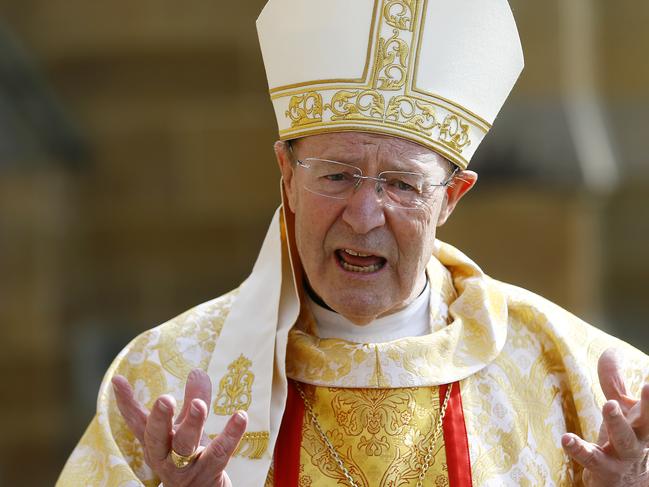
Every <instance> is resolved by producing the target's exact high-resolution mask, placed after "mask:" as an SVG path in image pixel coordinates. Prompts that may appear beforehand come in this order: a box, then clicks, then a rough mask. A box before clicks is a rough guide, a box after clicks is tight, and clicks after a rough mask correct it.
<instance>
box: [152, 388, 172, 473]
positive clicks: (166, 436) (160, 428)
mask: <svg viewBox="0 0 649 487" xmlns="http://www.w3.org/2000/svg"><path fill="white" fill-rule="evenodd" d="M175 407H176V402H175V401H174V398H173V397H171V396H168V395H164V396H160V397H159V398H158V399H157V400H156V402H155V403H154V404H153V409H151V414H150V415H149V420H148V421H147V423H146V429H145V431H144V445H145V450H146V455H147V457H148V459H149V460H150V461H152V462H154V463H158V462H161V461H163V460H165V459H166V458H167V456H168V455H169V450H170V449H171V435H172V428H173V418H174V408H175ZM149 466H151V467H153V465H149Z"/></svg>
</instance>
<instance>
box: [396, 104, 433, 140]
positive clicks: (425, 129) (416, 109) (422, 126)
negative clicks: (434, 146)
mask: <svg viewBox="0 0 649 487" xmlns="http://www.w3.org/2000/svg"><path fill="white" fill-rule="evenodd" d="M385 119H386V121H388V122H395V123H398V124H401V125H403V126H405V127H408V128H409V129H412V130H415V131H417V132H421V133H423V134H426V135H431V134H432V133H433V129H434V128H435V127H437V126H438V125H439V124H438V123H437V120H436V118H435V107H434V106H433V105H431V104H430V103H426V102H423V101H420V100H415V99H414V98H411V97H408V96H395V97H394V98H392V99H391V100H390V103H389V104H388V109H387V111H386V116H385Z"/></svg>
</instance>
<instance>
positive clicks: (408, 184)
mask: <svg viewBox="0 0 649 487" xmlns="http://www.w3.org/2000/svg"><path fill="white" fill-rule="evenodd" d="M296 161H297V166H298V167H299V168H300V169H301V170H302V172H303V173H304V177H303V186H304V188H305V189H306V190H307V191H310V192H312V193H315V194H319V195H321V196H326V197H327V198H335V199H340V200H346V199H349V198H350V197H351V196H352V195H353V194H354V193H355V192H356V190H357V189H358V188H359V187H360V185H361V184H362V183H363V181H365V180H368V181H374V182H375V184H376V186H375V188H376V192H377V194H378V195H379V197H380V199H381V201H382V202H383V203H385V204H386V205H387V206H391V207H394V208H401V209H405V210H415V209H420V208H422V207H424V206H425V205H426V204H427V203H429V202H430V200H431V189H432V188H435V187H443V186H448V184H449V183H450V182H451V181H452V180H453V178H454V177H455V173H456V172H457V168H455V169H454V170H453V172H452V173H451V174H450V175H449V176H448V177H447V178H446V179H445V180H444V181H442V182H441V183H437V184H435V183H432V182H431V180H430V178H429V177H428V176H425V175H424V174H421V173H416V172H407V171H383V172H381V173H379V174H378V176H376V177H373V176H363V171H361V169H360V168H358V167H356V166H352V165H351V164H345V163H344V162H337V161H330V160H327V159H318V158H313V157H309V158H306V159H302V160H301V159H296Z"/></svg>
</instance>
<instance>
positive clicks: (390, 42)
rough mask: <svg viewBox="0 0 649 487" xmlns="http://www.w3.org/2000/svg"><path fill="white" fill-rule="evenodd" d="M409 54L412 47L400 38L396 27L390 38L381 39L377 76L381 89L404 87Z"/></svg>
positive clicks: (377, 60)
mask: <svg viewBox="0 0 649 487" xmlns="http://www.w3.org/2000/svg"><path fill="white" fill-rule="evenodd" d="M409 54H410V47H409V46H408V44H407V43H406V42H405V41H404V40H403V39H400V38H399V31H398V30H397V29H394V31H393V35H392V37H390V38H389V39H383V38H380V39H379V47H378V53H377V59H376V65H375V66H376V68H375V69H376V74H375V77H376V79H377V82H378V88H379V89H380V90H386V91H387V90H398V89H400V88H402V87H403V85H404V84H405V82H406V69H407V62H408V55H409Z"/></svg>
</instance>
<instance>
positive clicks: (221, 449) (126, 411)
mask: <svg viewBox="0 0 649 487" xmlns="http://www.w3.org/2000/svg"><path fill="white" fill-rule="evenodd" d="M112 382H113V390H114V391H115V398H116V400H117V407H118V408H119V410H120V412H121V413H122V416H123V417H124V420H125V421H126V424H127V425H128V427H129V428H130V429H131V431H132V432H133V434H134V435H135V437H136V438H137V439H138V440H139V442H140V443H141V444H142V448H143V450H144V459H145V461H146V463H147V464H148V465H149V467H151V469H152V470H153V472H154V473H155V474H156V476H157V477H158V478H160V480H161V481H162V483H163V485H164V486H165V487H184V486H190V485H191V486H192V487H194V486H196V487H200V486H208V485H209V486H210V487H214V486H216V487H230V486H231V485H232V484H231V482H230V479H229V478H228V476H227V474H226V473H225V467H226V465H227V463H228V461H229V460H230V457H231V456H232V454H233V453H234V451H235V449H236V447H237V445H238V444H239V441H240V440H241V437H242V436H243V434H244V432H245V430H246V426H247V422H248V418H247V416H246V414H245V413H244V412H238V413H236V414H234V415H233V416H232V417H231V418H230V420H229V421H228V423H227V424H226V426H225V428H224V430H223V432H222V433H221V434H220V435H219V436H218V437H217V438H215V439H214V440H212V441H211V442H210V441H209V440H208V439H207V438H206V436H205V435H204V434H203V428H204V426H205V421H206V419H207V413H208V410H209V405H210V399H211V395H212V383H211V381H210V379H209V377H208V376H207V374H206V373H205V372H203V371H202V370H200V369H196V370H193V371H192V372H191V373H190V374H189V376H188V378H187V384H186V385H185V399H184V402H183V408H182V410H181V411H180V413H179V414H178V416H177V417H176V419H175V421H174V413H175V409H176V402H175V400H174V398H173V397H171V396H169V395H162V396H160V397H159V398H158V399H156V401H155V403H154V404H153V408H152V410H151V411H150V412H149V411H147V410H146V409H145V408H144V406H142V405H141V404H140V403H139V402H138V401H137V400H136V399H135V397H134V395H133V389H132V387H131V385H130V384H129V383H128V381H127V380H126V378H124V377H122V376H120V375H117V376H115V377H114V378H113V381H112ZM172 450H173V451H174V452H176V454H178V455H180V456H182V457H188V456H190V455H192V454H193V453H194V452H197V451H198V455H197V457H196V459H195V460H194V461H193V462H192V463H190V464H189V465H188V466H186V467H184V468H178V467H177V466H176V465H175V464H174V462H173V460H172V457H171V454H172Z"/></svg>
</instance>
